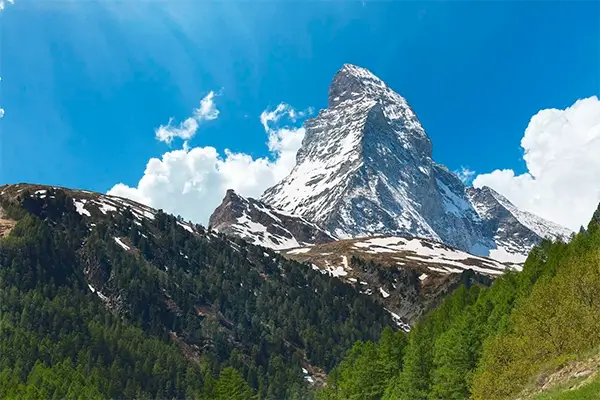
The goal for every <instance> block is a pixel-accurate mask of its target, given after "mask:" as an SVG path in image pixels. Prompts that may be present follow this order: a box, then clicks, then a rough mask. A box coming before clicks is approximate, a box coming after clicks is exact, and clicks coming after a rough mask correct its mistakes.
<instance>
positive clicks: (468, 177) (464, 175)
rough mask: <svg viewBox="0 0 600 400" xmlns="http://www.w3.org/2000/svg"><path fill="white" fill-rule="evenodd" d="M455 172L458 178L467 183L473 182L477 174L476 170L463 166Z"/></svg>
mask: <svg viewBox="0 0 600 400" xmlns="http://www.w3.org/2000/svg"><path fill="white" fill-rule="evenodd" d="M454 173H455V174H456V176H458V179H460V180H461V181H463V183H464V184H465V185H467V184H469V183H471V181H472V180H473V176H475V171H472V170H470V169H469V168H467V167H463V166H461V167H460V169H459V170H457V171H454Z"/></svg>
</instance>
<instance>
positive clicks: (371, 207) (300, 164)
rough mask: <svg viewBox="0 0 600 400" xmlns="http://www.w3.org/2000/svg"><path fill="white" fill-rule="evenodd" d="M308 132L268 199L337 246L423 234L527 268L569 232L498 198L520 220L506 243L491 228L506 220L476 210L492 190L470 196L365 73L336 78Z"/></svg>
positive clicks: (410, 118) (406, 109)
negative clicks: (531, 258)
mask: <svg viewBox="0 0 600 400" xmlns="http://www.w3.org/2000/svg"><path fill="white" fill-rule="evenodd" d="M305 129H306V134H305V137H304V140H303V142H302V147H301V148H300V150H299V151H298V154H297V157H296V166H295V167H294V168H293V170H292V171H291V172H290V174H289V175H288V176H287V177H285V178H284V179H283V180H282V181H281V182H279V183H278V184H276V185H275V186H273V187H271V188H269V189H267V190H266V191H265V193H264V194H263V196H262V197H261V201H263V202H264V203H266V204H269V205H271V206H272V207H273V208H274V209H278V210H283V211H285V212H288V213H292V214H294V215H301V216H303V217H305V218H306V219H307V220H309V221H311V222H313V223H315V224H317V225H318V226H320V227H321V228H323V229H324V230H326V231H328V232H331V234H332V235H334V236H336V237H338V238H354V237H365V236H376V235H393V236H418V237H424V238H428V239H432V240H435V241H438V242H442V243H445V244H447V245H449V246H452V247H456V248H458V249H461V250H464V251H468V252H472V253H475V254H477V255H484V256H488V255H493V256H495V257H497V258H501V259H503V260H507V261H516V260H517V259H520V260H521V261H522V260H523V259H524V256H525V255H526V254H527V252H528V251H529V250H530V249H531V247H532V246H533V244H535V243H537V242H539V240H540V238H541V236H542V234H543V235H544V236H545V235H549V236H551V237H560V238H565V237H566V236H568V233H570V232H569V231H568V230H567V229H564V228H562V227H560V226H558V225H556V224H552V223H550V222H547V221H544V220H542V219H541V218H538V217H535V218H534V217H532V216H531V215H530V214H528V213H524V212H522V211H520V210H518V209H517V208H516V207H514V206H513V205H512V204H510V202H508V200H506V199H503V198H502V199H499V198H498V197H497V196H496V197H495V198H494V202H496V203H500V204H501V207H499V208H498V210H500V211H502V210H504V211H507V212H509V213H510V214H511V215H512V216H513V217H514V218H512V220H511V225H512V226H511V229H512V230H513V231H514V232H515V233H519V235H513V236H512V237H511V241H510V243H509V244H510V246H509V245H507V243H508V241H507V238H503V237H502V235H500V234H499V233H498V230H497V229H496V230H495V231H493V230H492V229H491V228H490V226H489V225H492V224H493V223H491V222H489V221H490V220H492V221H494V220H496V219H502V218H503V217H502V216H496V215H488V216H486V218H485V219H484V220H482V219H481V217H480V214H481V209H482V204H477V200H475V203H476V204H474V203H473V201H474V200H473V199H474V198H475V199H479V197H483V198H485V197H486V193H487V192H484V193H483V194H482V195H481V196H480V195H478V194H477V193H479V189H469V190H467V188H466V187H465V185H464V184H463V182H462V181H461V180H460V179H459V178H458V177H457V176H456V175H455V174H454V173H452V172H450V171H449V170H448V169H447V168H446V167H444V166H442V165H440V164H437V163H435V162H434V161H433V159H432V144H431V141H430V139H429V137H428V136H427V134H426V133H425V130H424V129H423V127H422V126H421V124H420V122H419V120H418V118H417V116H416V114H415V113H414V111H413V110H412V109H411V107H410V106H409V104H408V103H407V101H406V100H405V99H404V98H403V97H402V96H400V95H399V94H397V93H396V92H394V91H393V90H392V89H391V88H389V87H388V86H387V85H386V84H385V83H384V82H383V81H382V80H380V79H379V78H377V77H376V76H375V75H373V74H372V73H371V72H369V71H368V70H366V69H364V68H360V67H356V66H353V65H348V64H346V65H344V66H343V67H342V68H341V69H340V70H339V71H338V72H337V73H336V75H335V76H334V78H333V80H332V83H331V85H330V87H329V99H328V108H327V109H325V110H321V111H320V112H319V114H318V115H317V117H316V118H313V119H309V120H307V121H306V123H305ZM485 202H486V200H485V199H484V200H481V201H480V203H485ZM494 210H496V208H491V209H490V210H489V211H494ZM504 211H502V212H504ZM497 236H499V237H497ZM519 236H520V237H523V238H524V239H523V240H519V239H518V238H519ZM505 239H506V240H505ZM494 250H496V251H495V252H494Z"/></svg>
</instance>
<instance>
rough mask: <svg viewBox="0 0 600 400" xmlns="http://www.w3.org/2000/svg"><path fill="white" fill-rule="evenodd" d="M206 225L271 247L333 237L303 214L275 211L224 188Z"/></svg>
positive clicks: (277, 248)
mask: <svg viewBox="0 0 600 400" xmlns="http://www.w3.org/2000/svg"><path fill="white" fill-rule="evenodd" d="M209 226H210V227H211V228H213V229H215V230H216V231H219V232H221V233H224V234H227V235H232V236H238V237H241V238H242V239H245V240H247V241H248V242H250V243H253V244H256V245H261V246H264V247H268V248H271V249H275V250H279V249H287V248H291V247H299V246H302V245H305V244H314V243H327V242H332V241H334V240H336V239H335V238H334V237H333V236H331V235H330V234H329V233H327V232H326V231H325V230H323V229H321V228H319V227H318V226H317V225H315V224H313V223H312V222H309V221H307V220H306V219H304V218H303V217H300V216H295V215H292V214H290V213H287V212H285V211H280V210H275V209H273V208H272V207H271V206H269V205H266V204H264V203H262V202H261V201H259V200H255V199H251V198H250V199H246V198H244V197H242V196H240V195H238V194H237V193H235V192H234V191H233V190H228V191H227V194H226V195H225V198H224V199H223V202H222V203H221V205H220V206H219V207H217V209H216V210H215V211H214V212H213V214H212V215H211V217H210V220H209Z"/></svg>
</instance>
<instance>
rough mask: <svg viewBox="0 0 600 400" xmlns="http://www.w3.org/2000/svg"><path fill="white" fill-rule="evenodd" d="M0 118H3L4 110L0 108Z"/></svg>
mask: <svg viewBox="0 0 600 400" xmlns="http://www.w3.org/2000/svg"><path fill="white" fill-rule="evenodd" d="M0 118H4V108H0Z"/></svg>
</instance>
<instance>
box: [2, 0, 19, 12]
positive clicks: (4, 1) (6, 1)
mask: <svg viewBox="0 0 600 400" xmlns="http://www.w3.org/2000/svg"><path fill="white" fill-rule="evenodd" d="M7 4H15V0H0V11H2V10H4V7H6V5H7Z"/></svg>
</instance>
